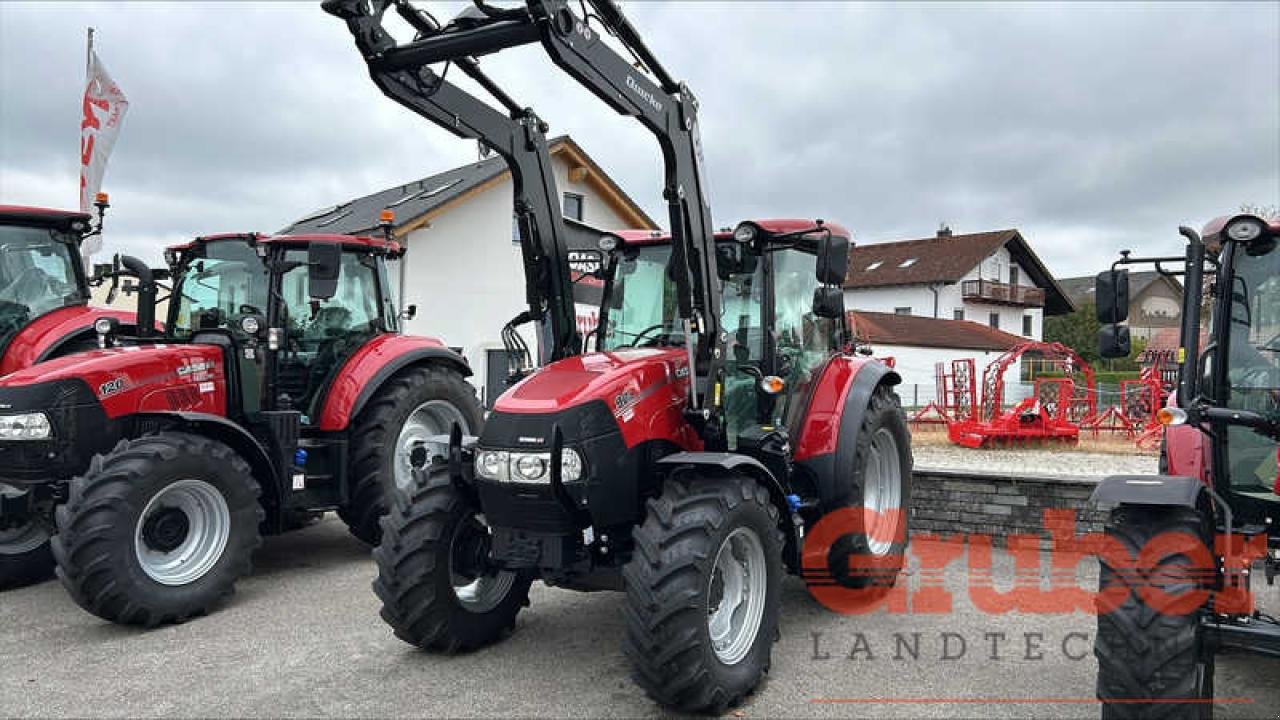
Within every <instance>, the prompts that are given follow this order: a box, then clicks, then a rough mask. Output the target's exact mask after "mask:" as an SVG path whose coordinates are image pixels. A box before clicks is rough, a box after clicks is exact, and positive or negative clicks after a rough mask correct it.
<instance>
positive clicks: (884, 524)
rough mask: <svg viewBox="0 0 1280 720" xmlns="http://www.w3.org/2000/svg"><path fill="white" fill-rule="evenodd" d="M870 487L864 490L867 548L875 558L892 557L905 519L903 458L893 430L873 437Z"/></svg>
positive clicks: (868, 470)
mask: <svg viewBox="0 0 1280 720" xmlns="http://www.w3.org/2000/svg"><path fill="white" fill-rule="evenodd" d="M864 477H865V478H866V486H865V487H863V489H862V507H863V510H864V513H865V515H864V517H865V526H866V535H867V549H868V550H870V552H871V554H872V555H877V556H883V555H888V554H889V552H890V551H891V550H892V549H893V546H894V543H895V541H896V540H897V536H898V534H899V527H898V525H900V524H901V523H902V522H904V521H905V518H904V517H903V514H902V457H901V455H899V453H898V441H897V439H896V438H894V436H893V432H892V431H890V430H889V428H880V429H879V430H876V432H875V434H873V435H872V436H871V446H870V449H869V450H868V453H867V466H866V473H865V475H864Z"/></svg>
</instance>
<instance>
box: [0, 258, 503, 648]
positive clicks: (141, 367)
mask: <svg viewBox="0 0 1280 720" xmlns="http://www.w3.org/2000/svg"><path fill="white" fill-rule="evenodd" d="M400 253H401V249H400V246H399V245H398V244H397V243H395V242H393V241H391V240H390V239H389V238H386V239H384V238H371V237H352V236H342V235H310V236H287V235H286V236H276V237H272V236H265V235H259V234H242V235H218V236H212V237H203V238H198V239H196V240H194V241H193V242H190V243H188V244H186V245H182V246H179V247H173V248H170V249H168V250H166V252H165V259H166V261H167V262H168V264H169V267H170V270H168V271H155V272H153V271H151V270H149V269H148V268H147V267H146V266H145V265H144V264H142V263H141V262H139V261H137V260H134V259H132V258H125V259H124V261H123V266H124V268H123V270H121V271H120V272H121V273H123V274H129V275H132V276H134V277H135V278H136V281H137V285H136V287H137V291H138V295H139V303H138V309H139V317H138V330H137V332H136V333H135V334H134V335H133V336H124V335H122V334H121V333H120V332H119V331H118V330H117V329H115V328H114V327H109V326H110V325H111V323H102V324H100V327H99V329H100V330H101V331H102V333H103V334H102V337H101V344H102V345H103V346H104V348H103V349H100V350H92V351H88V352H85V353H81V354H79V355H74V356H70V357H64V358H59V359H55V360H50V361H48V362H45V363H43V364H42V365H41V366H40V367H38V368H33V369H29V370H20V371H18V372H16V373H13V374H12V375H9V376H8V377H6V378H4V379H3V380H0V483H3V485H0V487H3V488H6V489H7V490H6V492H5V494H4V495H3V498H0V499H2V500H3V505H0V579H4V580H5V582H7V583H10V584H12V583H13V582H15V581H18V580H22V579H29V578H32V577H39V576H41V575H44V574H46V573H47V572H48V570H49V569H50V567H51V566H52V564H53V563H54V561H55V559H56V563H57V574H58V576H59V577H60V578H61V580H62V582H63V584H64V585H66V587H67V589H68V590H70V592H71V595H72V597H74V598H75V600H76V602H77V603H79V604H80V605H81V606H82V607H84V608H85V609H86V610H88V611H89V612H92V613H94V614H95V615H98V616H99V617H102V618H105V619H108V620H112V621H115V622H120V623H126V624H137V625H146V626H153V625H156V624H159V623H165V622H176V621H181V620H183V619H186V618H188V617H191V616H193V615H197V614H201V613H204V612H206V611H207V610H209V609H210V608H211V607H212V606H213V605H214V604H215V603H217V602H218V601H219V600H221V599H222V598H223V597H225V596H227V595H228V594H230V593H231V592H232V590H233V586H234V584H235V582H236V580H237V579H238V578H239V577H241V576H242V575H244V574H245V573H247V572H248V571H249V567H250V556H251V554H252V552H253V550H254V548H256V547H257V546H258V545H259V544H260V543H261V540H260V536H261V535H262V534H264V533H265V534H272V533H279V532H282V531H285V530H287V529H290V528H291V527H295V526H297V525H299V524H300V523H301V522H302V521H304V520H305V519H307V518H309V517H313V516H314V515H315V514H316V513H320V512H323V511H327V510H336V511H337V512H338V515H339V516H340V517H341V518H342V519H343V520H345V521H346V523H347V525H348V526H349V527H350V529H351V532H352V534H354V535H355V536H356V537H357V538H359V539H361V540H363V541H365V542H367V543H370V544H376V543H377V542H378V539H379V536H380V530H379V526H378V519H379V517H380V516H381V515H383V514H384V513H385V512H386V510H387V508H388V496H389V494H391V493H392V492H393V491H394V490H395V486H396V485H397V484H399V485H406V486H407V484H408V482H409V480H410V472H409V471H410V470H411V468H412V466H413V465H414V464H415V463H416V464H419V465H421V464H424V463H425V462H427V460H428V459H429V456H430V454H431V453H433V452H436V453H439V452H443V448H444V447H446V446H445V445H444V442H443V441H442V440H441V438H439V437H437V436H439V435H442V434H445V435H447V433H448V432H449V431H450V429H451V428H454V427H457V428H459V429H460V430H461V431H463V432H468V433H469V432H476V431H478V430H479V429H480V426H481V422H482V416H481V410H480V406H479V404H478V402H477V400H476V398H475V393H474V391H473V389H472V387H471V385H470V384H468V383H467V381H466V380H465V379H464V378H465V377H466V376H468V375H469V374H470V370H469V369H468V367H467V365H466V363H465V361H464V360H463V359H462V358H461V357H460V356H459V355H458V354H457V353H455V352H453V351H451V350H449V349H448V348H446V347H445V346H444V345H443V344H442V343H440V342H439V341H437V340H433V339H430V338H420V337H410V336H406V335H401V334H400V333H399V332H398V323H399V313H398V312H397V311H396V309H395V307H394V306H393V301H392V297H391V291H390V285H389V282H388V279H387V270H386V261H387V259H388V258H394V257H397V256H398V255H399V254H400ZM165 279H169V280H171V282H172V290H171V292H170V295H169V302H168V318H167V321H166V323H165V325H164V330H163V333H159V332H158V331H156V330H155V324H154V321H153V319H152V317H151V316H152V315H153V314H154V308H155V303H156V301H157V291H158V289H159V288H160V281H161V280H165ZM51 539H52V541H51Z"/></svg>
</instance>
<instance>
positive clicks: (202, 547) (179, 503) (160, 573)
mask: <svg viewBox="0 0 1280 720" xmlns="http://www.w3.org/2000/svg"><path fill="white" fill-rule="evenodd" d="M230 537H231V511H230V509H228V507H227V500H226V498H224V497H223V496H222V493H221V492H220V491H219V490H218V489H217V488H215V487H214V486H212V485H210V484H209V483H207V482H205V481H203V480H197V479H195V478H188V479H185V480H178V481H177V482H174V483H172V484H170V485H169V486H168V487H165V488H164V489H163V490H161V491H160V492H158V493H156V494H155V495H154V496H153V497H152V498H151V500H150V501H149V502H148V503H147V506H146V508H144V509H143V511H142V514H141V515H140V516H139V517H138V525H137V527H136V528H135V530H134V542H133V546H134V551H135V554H136V555H137V558H138V564H139V565H140V566H141V567H142V571H143V572H145V573H146V574H147V577H150V578H151V579H152V580H155V581H156V582H158V583H160V584H161V585H169V586H179V585H188V584H190V583H193V582H195V581H197V580H199V579H200V578H202V577H204V576H205V575H206V574H207V573H208V572H209V571H210V570H212V569H213V567H214V566H215V565H217V564H218V560H220V559H221V558H222V553H223V551H225V550H226V548H227V541H228V540H229V539H230Z"/></svg>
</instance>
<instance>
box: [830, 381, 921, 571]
mask: <svg viewBox="0 0 1280 720" xmlns="http://www.w3.org/2000/svg"><path fill="white" fill-rule="evenodd" d="M850 493H851V494H850V497H849V498H848V499H847V501H846V506H848V507H854V508H860V509H861V512H860V513H858V514H856V515H854V516H851V517H853V518H855V522H854V523H853V524H854V525H855V526H854V527H851V528H849V532H848V533H847V534H844V535H842V536H841V537H840V538H839V539H837V540H836V541H835V542H834V543H832V545H831V550H830V551H829V552H828V553H827V566H828V569H829V570H830V572H831V577H832V579H834V580H835V581H836V582H837V583H839V584H840V585H842V586H844V587H848V588H880V589H885V590H887V589H889V588H891V587H893V585H894V583H896V582H897V579H898V575H899V574H900V573H901V571H902V566H903V564H904V563H905V561H906V551H907V544H908V541H909V538H910V531H909V528H908V527H907V517H908V515H909V512H910V507H911V432H910V430H909V429H908V426H907V417H906V414H905V413H904V412H903V411H902V405H901V403H900V402H899V400H898V396H897V394H896V393H894V392H893V391H892V390H890V389H889V388H888V387H887V386H883V385H882V386H880V387H879V388H877V389H876V391H875V392H874V393H873V394H872V395H871V403H870V405H869V406H868V407H867V414H866V416H865V417H864V418H863V421H862V427H861V428H860V429H859V431H858V439H857V448H856V450H855V453H854V461H853V468H852V483H851V485H850Z"/></svg>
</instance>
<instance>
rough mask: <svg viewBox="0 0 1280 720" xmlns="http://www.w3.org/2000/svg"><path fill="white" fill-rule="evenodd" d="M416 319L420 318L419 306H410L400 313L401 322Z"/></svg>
mask: <svg viewBox="0 0 1280 720" xmlns="http://www.w3.org/2000/svg"><path fill="white" fill-rule="evenodd" d="M416 317H418V306H417V305H410V306H408V307H406V308H405V309H403V310H401V311H400V319H401V320H412V319H414V318H416Z"/></svg>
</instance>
